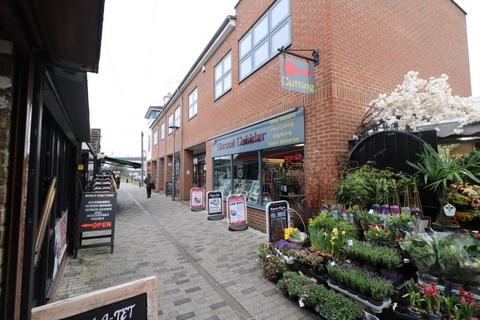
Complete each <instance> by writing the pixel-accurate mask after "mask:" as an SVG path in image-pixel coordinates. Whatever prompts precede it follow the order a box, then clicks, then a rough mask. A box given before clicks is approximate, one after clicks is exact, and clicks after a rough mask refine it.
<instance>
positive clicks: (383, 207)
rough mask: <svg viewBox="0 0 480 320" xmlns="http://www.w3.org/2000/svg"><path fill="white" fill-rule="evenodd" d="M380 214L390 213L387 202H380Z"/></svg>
mask: <svg viewBox="0 0 480 320" xmlns="http://www.w3.org/2000/svg"><path fill="white" fill-rule="evenodd" d="M381 208H382V215H384V216H385V215H388V214H390V206H389V205H388V204H382V206H381Z"/></svg>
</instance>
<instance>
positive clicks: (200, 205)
mask: <svg viewBox="0 0 480 320" xmlns="http://www.w3.org/2000/svg"><path fill="white" fill-rule="evenodd" d="M204 195H205V190H204V189H203V188H202V187H193V188H192V189H190V210H191V211H201V210H205V201H204V198H205V197H204Z"/></svg>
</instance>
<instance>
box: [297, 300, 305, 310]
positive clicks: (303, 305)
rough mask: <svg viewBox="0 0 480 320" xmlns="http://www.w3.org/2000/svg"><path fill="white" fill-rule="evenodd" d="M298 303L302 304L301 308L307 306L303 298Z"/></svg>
mask: <svg viewBox="0 0 480 320" xmlns="http://www.w3.org/2000/svg"><path fill="white" fill-rule="evenodd" d="M298 305H299V306H300V308H303V307H305V303H303V299H300V300H298Z"/></svg>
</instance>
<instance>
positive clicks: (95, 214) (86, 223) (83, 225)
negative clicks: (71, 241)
mask: <svg viewBox="0 0 480 320" xmlns="http://www.w3.org/2000/svg"><path fill="white" fill-rule="evenodd" d="M116 209H117V193H116V192H85V193H84V194H83V195H82V200H81V204H80V214H79V217H78V221H79V228H78V229H79V231H80V232H85V231H100V230H112V229H114V227H115V211H116Z"/></svg>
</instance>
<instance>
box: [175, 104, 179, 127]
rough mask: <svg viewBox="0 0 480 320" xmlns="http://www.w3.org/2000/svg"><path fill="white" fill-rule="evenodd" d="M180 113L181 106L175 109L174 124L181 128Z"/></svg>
mask: <svg viewBox="0 0 480 320" xmlns="http://www.w3.org/2000/svg"><path fill="white" fill-rule="evenodd" d="M180 111H181V108H180V106H178V107H177V109H175V118H174V123H175V126H176V127H180Z"/></svg>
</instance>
